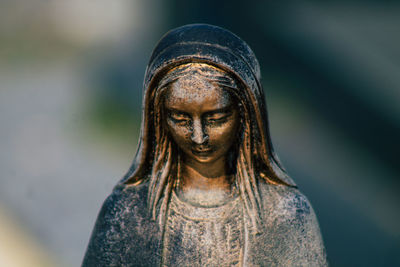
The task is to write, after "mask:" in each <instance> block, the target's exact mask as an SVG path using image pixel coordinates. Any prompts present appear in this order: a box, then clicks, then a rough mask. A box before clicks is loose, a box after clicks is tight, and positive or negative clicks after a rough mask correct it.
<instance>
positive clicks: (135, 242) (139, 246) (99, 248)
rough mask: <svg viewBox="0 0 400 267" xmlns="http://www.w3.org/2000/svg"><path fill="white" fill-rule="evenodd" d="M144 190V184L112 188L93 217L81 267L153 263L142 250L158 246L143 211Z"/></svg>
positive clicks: (156, 231)
mask: <svg viewBox="0 0 400 267" xmlns="http://www.w3.org/2000/svg"><path fill="white" fill-rule="evenodd" d="M147 188H148V185H147V183H144V184H142V185H138V186H126V185H118V186H116V187H115V189H114V190H113V192H112V193H111V194H110V196H108V197H107V199H106V200H105V201H104V204H103V206H102V208H101V210H100V213H99V215H98V217H97V220H96V224H95V227H94V229H93V232H92V236H91V238H90V241H89V245H88V247H87V250H86V254H85V258H84V261H83V264H82V266H121V265H122V266H125V264H127V263H128V262H137V264H138V266H141V264H140V263H141V262H143V263H144V266H145V265H146V264H145V261H147V262H153V261H154V260H157V257H153V255H150V254H149V255H147V254H148V253H147V251H146V250H144V249H143V248H144V247H146V246H150V247H152V246H156V244H158V242H159V240H158V239H159V236H158V233H159V231H158V228H157V225H156V224H155V223H154V222H153V221H152V220H150V216H149V214H148V211H147V208H146V201H147ZM146 253H147V254H146ZM127 265H129V264H127Z"/></svg>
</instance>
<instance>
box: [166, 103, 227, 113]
mask: <svg viewBox="0 0 400 267" xmlns="http://www.w3.org/2000/svg"><path fill="white" fill-rule="evenodd" d="M232 106H233V105H228V106H226V107H223V108H219V109H215V110H210V111H206V112H204V114H205V115H213V114H218V113H230V112H231V110H230V109H231V108H232ZM166 109H167V110H168V112H172V113H176V114H180V115H185V116H190V114H189V113H187V112H185V111H182V110H179V109H175V108H166Z"/></svg>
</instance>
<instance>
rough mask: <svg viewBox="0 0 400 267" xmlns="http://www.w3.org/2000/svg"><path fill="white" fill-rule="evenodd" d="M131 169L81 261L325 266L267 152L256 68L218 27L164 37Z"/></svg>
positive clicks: (319, 245) (308, 222)
mask: <svg viewBox="0 0 400 267" xmlns="http://www.w3.org/2000/svg"><path fill="white" fill-rule="evenodd" d="M144 90H145V96H144V101H143V109H144V110H143V120H142V126H141V137H140V140H139V146H138V150H137V153H136V156H135V159H134V162H133V164H132V166H131V168H130V170H129V171H128V173H127V174H126V175H125V177H124V178H123V179H122V181H121V182H120V183H119V184H118V185H117V186H116V187H115V189H114V191H113V192H112V194H111V195H110V196H109V197H108V198H107V200H106V201H105V203H104V205H103V207H102V209H101V211H100V214H99V216H98V219H97V222H96V225H95V228H94V230H93V233H92V237H91V240H90V243H89V246H88V249H87V252H86V255H85V259H84V262H83V266H160V265H161V266H325V265H327V262H326V255H325V249H324V246H323V242H322V238H321V234H320V230H319V226H318V222H317V220H316V217H315V214H314V211H313V209H312V207H311V206H310V204H309V202H308V200H307V199H306V197H305V196H304V195H303V194H302V193H300V192H299V191H298V189H297V188H296V186H295V184H294V183H293V181H292V179H291V178H290V177H289V176H288V175H287V174H286V172H285V171H284V169H283V168H282V166H281V164H280V163H279V161H278V160H277V157H276V155H275V154H274V152H273V148H272V143H271V140H270V135H269V130H268V122H267V113H266V107H265V101H264V95H263V90H262V87H261V83H260V68H259V65H258V62H257V59H256V58H255V55H254V54H253V52H252V51H251V49H250V48H249V47H248V45H247V44H246V43H245V42H243V41H242V40H241V39H239V38H238V37H237V36H235V35H234V34H232V33H231V32H229V31H227V30H224V29H222V28H219V27H215V26H211V25H204V24H194V25H187V26H183V27H180V28H177V29H175V30H172V31H170V32H169V33H167V34H166V35H165V36H164V37H163V38H162V39H161V41H160V42H159V44H158V45H157V47H156V48H155V50H154V52H153V54H152V57H151V59H150V63H149V65H148V68H147V72H146V76H145V82H144Z"/></svg>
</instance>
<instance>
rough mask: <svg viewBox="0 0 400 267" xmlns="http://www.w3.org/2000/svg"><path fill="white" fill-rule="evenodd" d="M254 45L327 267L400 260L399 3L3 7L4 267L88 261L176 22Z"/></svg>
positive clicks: (283, 154)
mask: <svg viewBox="0 0 400 267" xmlns="http://www.w3.org/2000/svg"><path fill="white" fill-rule="evenodd" d="M195 22H204V23H210V24H216V25H219V26H222V27H225V28H227V29H229V30H231V31H233V32H234V33H236V34H237V35H239V36H240V37H241V38H242V39H244V40H245V41H246V42H247V43H248V44H249V45H250V46H251V47H252V48H253V50H254V51H255V53H256V55H257V57H258V59H259V61H260V63H261V68H262V73H263V85H264V89H265V92H266V98H267V104H268V110H269V118H270V127H271V135H272V140H273V142H274V145H275V150H276V152H277V154H278V155H279V156H280V158H281V160H282V162H283V164H284V165H285V167H286V168H287V170H288V172H289V174H290V175H291V176H292V177H293V178H294V179H295V181H296V182H297V183H298V185H299V188H300V189H301V190H302V191H303V192H304V193H305V194H306V195H307V196H308V198H309V199H310V201H311V203H312V204H313V206H314V209H315V211H316V213H317V216H318V218H319V222H320V226H321V231H322V234H323V237H324V241H325V245H326V249H327V252H328V258H329V261H330V263H331V266H400V259H399V257H398V253H399V252H400V208H399V207H398V206H399V204H400V194H399V192H400V191H399V190H400V188H399V184H400V180H399V173H400V164H399V162H398V155H399V152H398V150H399V148H400V146H399V141H398V138H399V137H400V127H399V126H400V104H399V101H400V3H399V2H398V1H369V0H362V1H361V0H359V1H357V0H346V1H344V0H343V1H303V0H297V1H255V0H247V1H237V0H230V1H212V0H203V1H184V0H169V1H163V0H146V1H144V0H113V1H107V0H97V1H79V0H69V1H61V0H60V1H56V0H53V1H51V0H31V1H23V0H2V1H0V125H1V129H0V147H1V150H0V175H1V176H0V266H79V265H80V263H81V261H82V258H83V255H84V252H85V249H86V246H87V243H88V240H89V237H90V234H91V231H92V228H93V225H94V222H95V220H96V216H97V213H98V211H99V209H100V207H101V204H102V202H103V201H104V199H105V198H106V197H107V195H108V194H109V193H110V192H111V190H112V188H113V186H114V185H115V184H116V183H117V182H118V181H119V179H120V178H121V177H122V176H123V175H124V173H125V171H126V170H127V169H128V167H129V166H130V163H131V160H132V159H133V156H134V154H135V150H136V144H137V138H138V133H139V125H140V116H141V114H140V113H141V98H142V80H143V76H144V71H145V68H146V64H147V61H148V59H149V57H150V54H151V51H152V49H153V47H154V46H155V45H156V43H157V41H158V40H159V39H160V38H161V36H162V35H163V34H164V33H165V32H166V31H168V30H169V29H172V28H174V27H177V26H180V25H183V24H188V23H195Z"/></svg>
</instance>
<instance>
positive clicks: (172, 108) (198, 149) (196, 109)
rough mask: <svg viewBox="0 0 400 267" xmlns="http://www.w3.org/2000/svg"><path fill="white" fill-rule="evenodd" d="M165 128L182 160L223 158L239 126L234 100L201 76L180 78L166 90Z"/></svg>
mask: <svg viewBox="0 0 400 267" xmlns="http://www.w3.org/2000/svg"><path fill="white" fill-rule="evenodd" d="M164 105H165V109H166V114H167V119H166V127H167V128H168V131H169V133H170V135H171V137H172V138H173V140H174V141H175V143H176V144H177V145H178V147H179V148H180V150H181V151H182V152H183V153H184V156H185V158H184V160H194V161H196V162H198V163H210V162H214V161H216V160H218V159H221V158H224V157H226V155H227V152H228V151H229V149H230V148H231V146H232V143H233V142H234V141H235V139H236V138H235V137H236V134H237V130H238V126H239V114H238V107H237V104H236V101H235V100H234V99H233V97H232V96H231V95H230V94H229V93H228V92H227V91H226V90H223V89H222V88H221V87H220V86H218V85H215V84H213V83H210V82H209V81H207V80H206V79H205V78H204V77H202V76H200V75H193V76H190V77H183V78H180V79H178V80H177V81H176V82H174V83H173V84H172V85H171V87H170V88H169V89H168V92H167V94H166V98H165V101H164Z"/></svg>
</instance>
